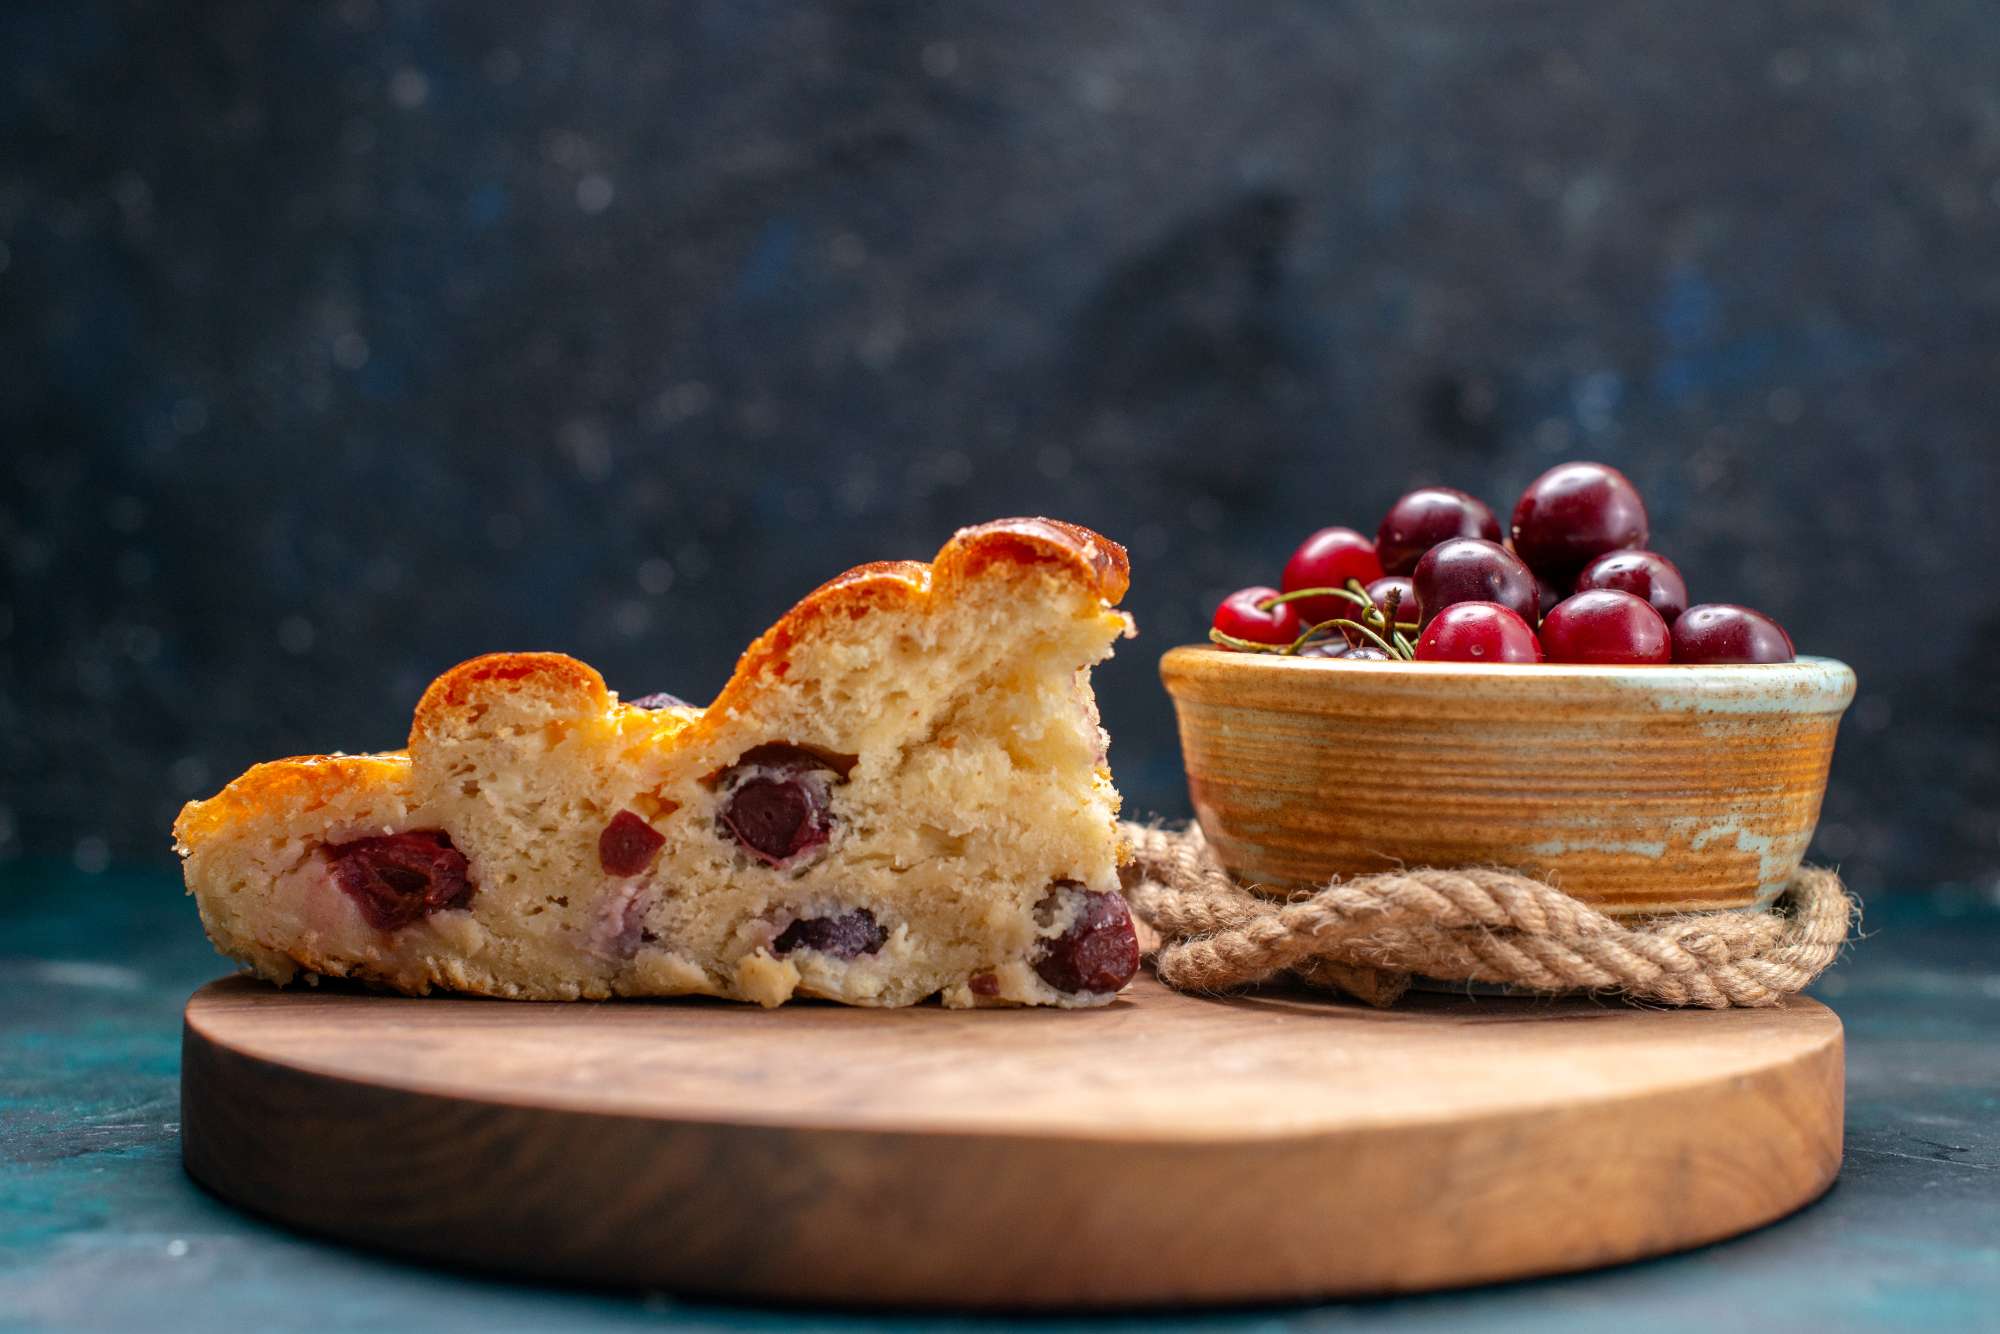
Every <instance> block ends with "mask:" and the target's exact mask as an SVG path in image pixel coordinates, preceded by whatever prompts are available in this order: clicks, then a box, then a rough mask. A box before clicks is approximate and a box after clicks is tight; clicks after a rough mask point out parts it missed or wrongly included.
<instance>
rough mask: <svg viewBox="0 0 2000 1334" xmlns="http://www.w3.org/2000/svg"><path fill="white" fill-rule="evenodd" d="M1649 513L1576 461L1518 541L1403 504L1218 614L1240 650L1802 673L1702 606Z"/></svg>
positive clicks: (1522, 507) (1466, 513)
mask: <svg viewBox="0 0 2000 1334" xmlns="http://www.w3.org/2000/svg"><path fill="white" fill-rule="evenodd" d="M1649 536H1650V534H1649V532H1648V529H1647V524H1646V506H1645V503H1644V502H1643V501H1641V500H1640V498H1639V491H1638V488H1636V487H1634V486H1633V485H1632V483H1631V481H1630V480H1629V479H1628V478H1627V477H1626V476H1625V474H1623V473H1621V472H1619V471H1618V470H1617V469H1616V468H1612V467H1607V466H1606V465H1604V464H1602V463H1564V464H1560V465H1558V466H1556V467H1554V468H1551V469H1549V470H1548V471H1547V472H1545V473H1543V474H1542V475H1541V476H1540V477H1537V478H1536V479H1535V480H1534V481H1533V482H1532V483H1530V484H1529V486H1528V489H1527V490H1526V491H1524V492H1522V493H1521V498H1520V500H1519V501H1517V502H1516V503H1515V505H1514V521H1513V531H1512V532H1511V533H1510V534H1509V537H1508V540H1507V541H1505V542H1502V541H1501V538H1500V523H1499V520H1497V519H1496V518H1494V516H1493V511H1492V510H1490V509H1488V508H1487V507H1486V506H1485V504H1483V503H1482V502H1481V501H1480V500H1478V499H1477V498H1476V497H1473V496H1469V495H1467V494H1466V493H1465V492H1463V491H1454V490H1452V489H1451V488H1450V487H1444V486H1427V487H1423V488H1421V489H1419V490H1416V491H1412V492H1410V493H1409V494H1408V495H1406V496H1404V497H1403V498H1402V499H1401V500H1398V501H1397V502H1396V503H1395V504H1394V505H1392V506H1390V507H1389V513H1388V514H1387V516H1385V517H1384V518H1383V520H1382V525H1381V527H1379V528H1378V529H1376V531H1375V540H1374V541H1372V542H1371V541H1369V540H1368V539H1367V538H1366V537H1364V536H1362V535H1361V534H1360V533H1358V532H1356V531H1354V530H1353V529H1352V528H1322V529H1320V530H1319V531H1318V532H1316V533H1314V534H1313V535H1312V536H1310V537H1308V538H1307V539H1306V540H1305V541H1304V542H1302V543H1300V544H1299V549H1298V550H1297V551H1295V552H1293V553H1292V558H1291V560H1290V561H1288V562H1286V565H1285V573H1284V577H1283V579H1282V580H1281V581H1280V582H1281V583H1282V588H1262V587H1258V588H1243V589H1238V590H1237V591H1236V592H1234V593H1231V594H1230V595H1229V596H1228V597H1226V598H1224V599H1223V600H1222V604H1221V605H1220V606H1218V607H1217V608H1216V609H1215V624H1214V628H1213V629H1211V630H1210V631H1209V638H1210V639H1211V640H1212V641H1214V642H1215V643H1216V644H1218V645H1220V646H1221V647H1223V648H1225V649H1232V650H1235V651H1238V652H1249V653H1283V654H1292V655H1296V656H1298V657H1307V658H1345V659H1348V660H1350V661H1351V660H1355V659H1363V660H1366V659H1374V660H1377V661H1394V660H1405V661H1410V660H1413V661H1417V662H1543V661H1548V662H1568V663H1602V664H1618V665H1632V664H1645V663H1688V664H1695V663H1756V662H1790V661H1791V660H1792V640H1791V636H1790V635H1788V634H1786V633H1785V630H1784V627H1783V626H1781V625H1779V624H1778V623H1777V622H1776V621H1774V620H1772V619H1771V618H1770V617H1768V616H1766V615H1764V614H1763V613H1762V612H1756V611H1752V610H1750V609H1749V608H1748V607H1739V606H1735V605H1734V604H1731V603H1726V602H1709V603H1703V604H1701V605H1699V606H1693V607H1690V606H1689V605H1688V594H1687V582H1686V581H1685V580H1684V579H1682V578H1681V572H1680V571H1679V570H1678V569H1676V568H1674V563H1673V562H1672V561H1670V560H1668V559H1667V558H1666V557H1665V556H1662V555H1661V554H1660V553H1658V552H1657V551H1652V550H1649V549H1648V548H1647V540H1648V537H1649Z"/></svg>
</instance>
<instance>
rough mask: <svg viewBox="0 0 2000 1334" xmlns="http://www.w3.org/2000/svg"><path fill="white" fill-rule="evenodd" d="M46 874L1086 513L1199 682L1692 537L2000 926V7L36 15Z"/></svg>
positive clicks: (29, 224)
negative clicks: (1422, 569) (1436, 601)
mask: <svg viewBox="0 0 2000 1334" xmlns="http://www.w3.org/2000/svg"><path fill="white" fill-rule="evenodd" d="M0 74H4V86H0V99H4V100H0V449H4V451H5V459H4V462H0V552H4V561H5V567H4V585H0V594H4V601H0V856H15V855H22V854H30V855H56V856H62V857H73V858H75V859H76V861H77V862H78V864H79V865H80V866H83V867H84V868H85V869H94V868H98V867H101V866H102V865H103V864H104V863H105V862H106V861H107V860H116V859H137V858H144V859H148V860H151V861H154V862H160V863H164V861H165V859H166V857H167V855H168V854H167V851H166V843H167V834H166V827H167V824H168V822H169V821H170V819H171V817H172V815H173V812H174V810H175V808H176V807H177V805H178V804H179V803H180V802H181V801H182V800H184V799H185V798H187V797H190V796H196V795H206V794H207V793H209V792H210V791H212V790H213V789H214V788H216V787H217V786H218V785H219V784H220V783H222V782H223V781H225V780H226V779H227V778H229V777H230V776H232V775H233V774H234V773H236V772H237V771H238V770H239V769H241V768H242V767H244V766H245V765H247V764H248V763H250V762H252V761H254V760H257V759H262V758H267V757H269V756H272V755H277V754H285V753H293V752H300V751H318V750H326V749H334V748H345V749H350V750H352V749H366V748H375V747H388V746H394V745H397V744H399V743H400V741H401V739H402V735H403V732H404V730H405V728H406V727H407V723H408V717H409V710H410V706H411V705H412V704H413V703H414V701H415V699H416V696H417V694H418V693H419V691H420V690H421V689H422V687H423V685H424V683H425V682H426V681H427V680H428V679H429V678H430V677H431V676H432V675H434V674H435V673H436V672H438V671H439V670H441V669H442V668H444V667H446V666H448V665H450V664H451V663H452V662H454V661H456V660H458V659H460V658H463V657H466V656H468V655H471V654H473V653H476V652H480V651H484V650H488V649H495V648H528V647H548V648H559V649H563V650H566V651H569V652H572V653H575V654H577V655H579V656H581V657H583V658H585V659H587V660H589V661H591V662H592V663H594V664H596V665H597V666H598V667H600V668H601V669H602V670H603V671H604V672H605V674H606V676H607V677H608V678H609V679H610V681H611V683H612V684H613V686H614V687H616V688H618V689H621V690H623V691H625V692H626V693H628V694H636V693H641V692H645V691H651V690H659V689H667V690H673V691H676V692H678V693H681V694H684V695H689V696H692V697H696V698H703V697H706V696H707V695H708V694H710V693H712V692H713V691H714V690H715V689H716V688H717V687H718V686H719V685H720V684H721V682H722V681H723V680H724V679H725V677H726V675H727V672H728V669H729V666H730V663H731V661H732V659H733V657H734V655H735V653H736V652H737V651H738V650H739V649H740V648H741V647H742V645H743V644H744V643H745V642H746V641H747V640H748V639H749V638H750V637H751V636H752V635H754V634H755V633H756V632H757V631H758V630H760V629H761V628H762V627H763V626H765V625H766V624H767V623H769V622H770V621H771V620H772V619H773V618H775V617H776V616H777V615H778V614H779V613H781V612H782V611H783V610H784V608H785V607H786V606H787V605H788V604H789V603H790V602H791V601H792V600H793V599H794V598H796V597H797V596H799V595H800V594H802V593H803V592H805V591H806V590H807V589H808V588H810V587H811V586H812V585H814V584H816V583H817V582H819V581H820V580H821V579H823V578H825V577H827V576H828V575H830V574H832V573H834V572H836V571H837V570H839V569H841V568H843V567H845V566H847V565H849V564H852V563H856V562H859V561H862V560H867V559H874V558H879V557H886V556H926V555H928V554H929V553H931V552H932V551H934V550H935V549H936V547H937V546H938V544H939V543H940V542H941V541H942V540H943V539H944V538H945V537H946V536H947V535H948V534H949V532H950V531H951V529H952V528H953V527H954V526H956V525H958V524H961V523H965V522H970V521H975V520H979V519H984V518H989V517H993V516H996V515H1000V514H1006V513H1011V512H1045V513H1049V514H1054V515H1058V516H1061V517H1065V518H1070V519H1074V520H1077V521H1080V522H1083V523H1087V524H1090V525H1093V526H1095V527H1097V528H1100V529H1102V530H1103V531H1104V532H1106V533H1108V534H1109V535H1111V536H1113V537H1116V538H1118V539H1120V540H1122V541H1124V542H1126V543H1127V544H1128V545H1129V546H1130V547H1131V550H1132V554H1133V561H1134V567H1135V573H1134V587H1133V594H1132V598H1131V600H1130V605H1131V606H1132V608H1133V609H1134V611H1135V612H1136V614H1137V615H1138V618H1139V621H1140V625H1141V628H1142V631H1143V638H1141V639H1140V640H1139V641H1138V642H1136V643H1133V644H1128V645H1126V646H1125V647H1124V649H1123V651H1122V655H1121V657H1120V658H1119V659H1118V660H1117V662H1116V663H1114V664H1113V665H1112V666H1111V667H1109V668H1107V669H1106V670H1105V671H1103V672H1102V673H1101V675H1100V677H1099V690H1100V695H1101V697H1102V699H1103V703H1104V712H1105V716H1106V719H1107V721H1108V723H1109V725H1110V727H1111V729H1112V731H1113V735H1114V737H1115V739H1116V744H1115V746H1114V749H1113V763H1114V765H1115V767H1116V769H1117V772H1118V776H1119V779H1120V782H1121V786H1123V788H1124V789H1125V791H1126V792H1127V794H1128V809H1131V810H1133V811H1135V812H1138V813H1145V812H1148V811H1159V812H1163V813H1168V814H1174V813H1180V812H1183V811H1184V810H1185V802H1186V798H1185V793H1184V791H1183V790H1182V788H1181V783H1180V772H1179V766H1178V758H1177V755H1176V751H1175V743H1174V739H1173V732H1172V723H1171V715H1170V712H1169V709H1168V706H1167V703H1166V700H1165V698H1164V696H1163V695H1162V694H1161V692H1160V691H1159V689H1158V687H1157V684H1156V679H1155V675H1154V664H1155V661H1156V659H1157V655H1158V653H1159V652H1160V651H1161V650H1163V649H1164V648H1166V647H1167V646H1169V645H1171V644H1173V643H1175V642H1179V641H1183V640H1188V639H1191V638H1195V637H1197V636H1198V635H1199V634H1200V633H1201V631H1202V629H1203V626H1204V624H1205V621H1206V617H1207V613H1208V611H1209V609H1210V607H1211V606H1212V605H1213V603H1214V601H1215V599H1216V598H1217V597H1218V596H1219V595H1220V594H1221V593H1223V592H1224V591H1226V590H1227V589H1229V588H1231V587H1234V586H1236V585H1239V584H1244V583H1250V582H1259V581H1265V580H1270V579H1272V578H1273V576H1274V575H1275V573H1276V571H1277V569H1278V567H1279V565H1280V564H1281V563H1282V561H1283V559H1284V557H1285V555H1286V554H1287V553H1288V552H1289V550H1290V548H1291V547H1292V545H1293V544H1294V543H1295V541H1296V540H1297V539H1298V537H1299V536H1301V535H1302V534H1303V533H1304V532H1305V531H1306V530H1308V529H1310V528H1312V527H1315V526H1317V525H1320V524H1323V523H1330V522H1340V523H1348V524H1352V525H1355V526H1359V527H1363V528H1371V529H1372V527H1373V526H1374V524H1375V522H1376V520H1377V518H1378V517H1379V515H1380V512H1381V510H1382V509H1383V508H1384V506H1385V505H1386V504H1387V503H1388V502H1389V501H1390V500H1391V499H1393V497H1394V496H1395V495H1396V494H1397V493H1398V492H1399V491H1401V490H1402V489H1404V488H1405V487H1407V486H1408V485H1410V484H1411V483H1414V482H1422V481H1435V480H1443V481H1449V482H1453V483H1456V484H1459V485H1462V486H1465V487H1467V488H1468V489H1472V490H1476V491H1479V492H1481V493H1483V494H1484V495H1486V496H1487V497H1488V498H1489V499H1490V500H1492V501H1493V502H1494V503H1495V504H1496V506H1503V507H1504V506H1505V505H1506V504H1508V503H1510V502H1511V500H1512V497H1513V496H1514V494H1515V493H1516V492H1517V491H1518V490H1519V488H1520V487H1521V485H1522V484H1523V483H1525V482H1526V481H1527V480H1528V479H1529V478H1530V477H1532V476H1533V475H1534V474H1535V473H1537V472H1538V471H1540V470H1541V469H1542V468H1544V467H1545V466H1547V465H1549V464H1550V463H1553V462H1556V461H1558V460H1560V459H1563V458H1567V457H1577V456H1580V457H1593V458H1601V459H1605V460H1609V461H1612V462H1615V463H1617V464H1618V465H1619V466H1621V467H1623V468H1625V469H1626V470H1627V471H1628V472H1629V473H1630V474H1631V475H1632V476H1633V477H1634V478H1635V479H1636V480H1637V481H1638V482H1639V483H1640V484H1641V486H1642V487H1643V488H1644V489H1645V491H1646V494H1647V496H1648V499H1649V501H1650V503H1651V507H1652V511H1653V516H1654V530H1655V544H1656V545H1657V546H1659V547H1660V548H1662V549H1663V550H1666V551H1667V552H1669V553H1670V554H1672V555H1673V556H1674V557H1675V558H1676V559H1677V560H1679V561H1680V562H1681V564H1682V565H1683V567H1684V568H1685V569H1686V570H1687V572H1688V574H1689V576H1690V579H1691V582H1692V583H1693V585H1694V589H1695V593H1696V596H1697V597H1698V598H1704V599H1712V600H1740V601H1746V602H1750V603H1753V604H1756V605H1759V606H1762V607H1764V608H1766V609H1768V610H1770V611H1772V612H1774V613H1775V614H1777V615H1778V616H1779V617H1780V618H1781V619H1782V620H1784V621H1785V622H1786V623H1787V625H1788V626H1789V627H1790V628H1791V630H1792V631H1793V633H1794V636H1795V637H1796V639H1797V640H1798V641H1799V643H1800V645H1801V646H1802V648H1804V649H1805V650H1807V651H1813V652H1821V653H1829V654H1833V655H1835V656H1839V657H1842V658H1845V659H1847V660H1848V661H1850V662H1852V663H1853V664H1854V665H1855V666H1856V667H1857V668H1858V669H1859V671H1860V673H1861V678H1862V695H1861V699H1860V701H1859V703H1858V704H1857V706H1856V708H1855V710H1854V712H1853V713H1852V714H1851V715H1850V717H1849V721H1848V724H1847V726H1846V728H1845V730H1844V733H1843V738H1842V742H1841V751H1840V756H1839V759H1838V760H1837V761H1836V766H1835V783H1834V787H1833V789H1832V792H1831V793H1830V795H1829V798H1828V802H1827V811H1826V821H1825V823H1824V825H1823V827H1822V831H1821V838H1820V843H1819V848H1818V851H1817V855H1818V856H1820V857H1822V858H1825V859H1830V860H1834V861H1839V862H1841V863H1843V864H1844V865H1845V866H1846V867H1847V869H1848V870H1849V872H1850V873H1851V875H1852V878H1853V879H1854V880H1855V882H1856V883H1857V884H1858V885H1859V886H1861V887H1863V888H1867V887H1870V886H1873V885H1880V884H1901V885H1909V884H1915V883H1919V882H1926V881H1932V880H1938V879H1954V880H1973V881H1979V882H1988V881H1992V880H1993V879H1994V877H1995V875H1996V866H2000V702H1996V698H1995V695H1994V693H1993V682H1994V677H1995V664H1996V663H2000V578H1996V574H1995V571H1996V569H2000V524H1996V522H1995V514H1994V510H1995V505H1996V501H2000V447H1996V444H1995V439H1994V434H1995V418H1996V407H2000V405H1997V404H1996V395H1995V393H1994V389H1993V386H1994V384H1995V382H1996V378H2000V265H1996V260H2000V22H1996V20H1995V17H1994V15H1993V12H1992V10H1991V9H1990V7H1987V6H1983V5H1981V4H1978V3H1970V2H1968V3H1910V4H1898V5H1893V6H1889V5H1880V4H1867V5H1862V4H1852V5H1828V4H1814V5H1804V4H1786V3H1771V4H1760V5H1746V4H1742V3H1740V2H1739V0H1688V2H1687V3H1683V4H1678V5H1672V6H1663V5H1659V4H1657V3H1652V2H1650V0H1640V2H1635V3H1600V4H1589V5H1585V4H1516V5H1507V6H1431V5H1407V4H1400V3H1379V4H1332V3H1302V2H1301V3H1286V2H1283V0H1258V2H1256V3H1243V4H1233V3H1231V4H1224V3H1196V2H1190V3H1146V4H1140V3H1121V4H1086V3H1077V4H1072V3H1053V2H1050V3H1029V2H1027V0H995V2H993V3H954V4H946V5H935V6H933V5H914V4H912V5H904V6H890V5H880V4H866V5H864V4H851V5H825V4H777V3H748V2H746V0H733V2H731V3H721V2H717V3H707V4H696V3H683V4H675V5H653V4H640V3H633V4H627V5H586V4H576V3H536V4H527V3H518V4H505V5H502V4H465V5H459V6H453V7H449V8H447V7H445V6H433V5H423V4H406V3H370V2H367V0H348V2H347V3H341V4H328V5H304V4H298V5H291V4H286V5H270V4H261V3H220V2H209V3H202V4H193V5H190V4H142V3H132V4H84V3H72V4H61V5H58V4H17V5H10V6H8V7H7V8H6V10H5V12H4V14H0Z"/></svg>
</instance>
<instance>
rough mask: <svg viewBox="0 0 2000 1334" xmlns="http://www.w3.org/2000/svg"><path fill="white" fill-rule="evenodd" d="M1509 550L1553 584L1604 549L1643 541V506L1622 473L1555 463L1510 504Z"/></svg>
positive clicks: (1567, 582) (1569, 578) (1566, 582)
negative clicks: (1511, 532)
mask: <svg viewBox="0 0 2000 1334" xmlns="http://www.w3.org/2000/svg"><path fill="white" fill-rule="evenodd" d="M1513 536H1514V551H1515V554H1517V555H1518V556H1520V558H1521V559H1522V560H1524V561H1526V562H1527V564H1528V568H1529V569H1531V570H1533V571H1534V572H1535V573H1536V574H1539V575H1540V576H1542V578H1544V579H1546V580H1548V581H1549V582H1550V583H1552V584H1554V585H1556V586H1557V587H1558V588H1569V587H1572V586H1573V584H1574V581H1575V579H1576V576H1577V572H1578V571H1579V570H1581V569H1582V568H1583V567H1584V566H1586V565H1588V564H1589V563H1590V562H1591V561H1592V560H1594V559H1596V558H1597V557H1599V556H1601V555H1603V554H1604V553H1605V552H1607V551H1616V550H1618V549H1619V548H1621V547H1643V546H1645V545H1646V536H1647V530H1646V506H1645V502H1643V501H1642V500H1640V499H1639V488H1637V487H1635V486H1633V485H1632V483H1631V480H1630V479H1629V478H1627V477H1626V476H1625V474H1624V473H1622V472H1619V471H1618V470H1617V469H1616V468H1613V467H1611V466H1609V465H1607V464H1603V463H1559V464H1557V465H1556V466H1555V467H1553V468H1551V469H1549V470H1548V471H1547V472H1545V473H1543V474H1542V475H1541V476H1540V477H1537V478H1536V479H1535V480H1534V481H1532V482H1530V483H1528V489H1527V490H1526V491H1523V492H1522V493H1521V499H1520V500H1519V501H1518V502H1516V503H1515V505H1514V526H1513Z"/></svg>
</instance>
